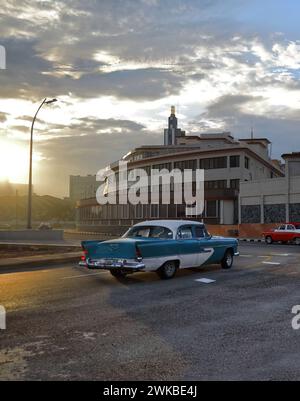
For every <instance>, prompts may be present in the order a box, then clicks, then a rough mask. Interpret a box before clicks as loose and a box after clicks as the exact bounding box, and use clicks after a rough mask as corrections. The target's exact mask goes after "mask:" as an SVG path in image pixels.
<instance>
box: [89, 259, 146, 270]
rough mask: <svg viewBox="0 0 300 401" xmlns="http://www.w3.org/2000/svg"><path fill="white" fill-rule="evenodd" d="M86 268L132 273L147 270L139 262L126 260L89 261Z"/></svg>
mask: <svg viewBox="0 0 300 401" xmlns="http://www.w3.org/2000/svg"><path fill="white" fill-rule="evenodd" d="M83 263H84V266H86V267H88V268H89V269H104V270H113V269H126V270H132V271H138V270H142V269H144V268H145V264H144V263H142V262H141V261H137V260H126V259H87V260H86V261H85V262H83Z"/></svg>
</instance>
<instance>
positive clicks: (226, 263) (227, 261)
mask: <svg viewBox="0 0 300 401" xmlns="http://www.w3.org/2000/svg"><path fill="white" fill-rule="evenodd" d="M232 264H233V252H232V250H231V249H227V251H226V252H225V255H224V257H223V259H222V261H221V266H222V269H230V268H231V267H232Z"/></svg>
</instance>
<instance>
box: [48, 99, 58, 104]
mask: <svg viewBox="0 0 300 401" xmlns="http://www.w3.org/2000/svg"><path fill="white" fill-rule="evenodd" d="M55 102H57V99H55V98H54V99H50V100H46V101H45V103H46V104H50V103H55Z"/></svg>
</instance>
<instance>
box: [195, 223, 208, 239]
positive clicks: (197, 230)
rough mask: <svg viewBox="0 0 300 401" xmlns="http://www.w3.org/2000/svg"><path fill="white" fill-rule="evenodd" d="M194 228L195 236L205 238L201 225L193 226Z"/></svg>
mask: <svg viewBox="0 0 300 401" xmlns="http://www.w3.org/2000/svg"><path fill="white" fill-rule="evenodd" d="M194 230H195V238H205V237H206V232H205V229H204V227H201V226H194Z"/></svg>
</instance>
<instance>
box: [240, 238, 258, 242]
mask: <svg viewBox="0 0 300 401" xmlns="http://www.w3.org/2000/svg"><path fill="white" fill-rule="evenodd" d="M238 241H243V242H265V240H264V239H258V238H238Z"/></svg>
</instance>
